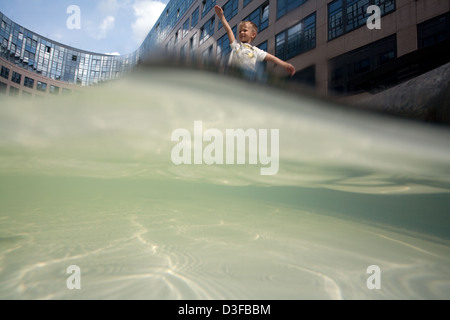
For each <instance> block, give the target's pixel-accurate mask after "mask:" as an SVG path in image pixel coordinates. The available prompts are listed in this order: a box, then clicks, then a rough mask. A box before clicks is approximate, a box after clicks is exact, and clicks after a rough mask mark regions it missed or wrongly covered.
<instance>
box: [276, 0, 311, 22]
mask: <svg viewBox="0 0 450 320" xmlns="http://www.w3.org/2000/svg"><path fill="white" fill-rule="evenodd" d="M307 1H308V0H278V1H277V19H279V18H281V17H282V16H284V15H285V14H287V13H288V12H290V11H292V10H293V9H295V8H297V7H299V6H301V5H302V4H304V3H305V2H307Z"/></svg>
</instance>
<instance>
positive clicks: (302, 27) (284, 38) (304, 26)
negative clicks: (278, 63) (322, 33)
mask: <svg viewBox="0 0 450 320" xmlns="http://www.w3.org/2000/svg"><path fill="white" fill-rule="evenodd" d="M315 47H316V14H315V13H313V14H312V15H310V16H308V17H306V18H305V19H303V20H302V21H300V23H298V24H296V25H294V26H293V27H291V28H289V29H286V30H285V31H283V32H281V33H279V34H277V35H276V37H275V55H276V56H277V57H278V58H280V59H282V60H288V59H291V58H292V57H294V56H296V55H299V54H301V53H303V52H306V51H308V50H311V49H313V48H315Z"/></svg>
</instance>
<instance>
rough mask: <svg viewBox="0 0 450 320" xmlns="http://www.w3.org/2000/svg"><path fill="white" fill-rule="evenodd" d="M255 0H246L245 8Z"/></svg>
mask: <svg viewBox="0 0 450 320" xmlns="http://www.w3.org/2000/svg"><path fill="white" fill-rule="evenodd" d="M252 1H253V0H244V8H245V7H246V6H247V5H248V4H249V3H250V2H252Z"/></svg>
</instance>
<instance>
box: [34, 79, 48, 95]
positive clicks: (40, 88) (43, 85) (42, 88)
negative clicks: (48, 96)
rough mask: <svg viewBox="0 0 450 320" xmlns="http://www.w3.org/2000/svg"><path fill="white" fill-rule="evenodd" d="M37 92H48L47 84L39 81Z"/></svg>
mask: <svg viewBox="0 0 450 320" xmlns="http://www.w3.org/2000/svg"><path fill="white" fill-rule="evenodd" d="M36 90H38V91H42V92H47V84H46V83H45V82H41V81H38V82H37V86H36Z"/></svg>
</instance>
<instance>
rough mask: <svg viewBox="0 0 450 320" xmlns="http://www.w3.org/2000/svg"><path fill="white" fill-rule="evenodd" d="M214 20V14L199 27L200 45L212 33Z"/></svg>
mask: <svg viewBox="0 0 450 320" xmlns="http://www.w3.org/2000/svg"><path fill="white" fill-rule="evenodd" d="M214 21H215V16H212V17H211V19H209V20H208V21H207V22H206V23H205V24H204V25H203V27H201V28H200V41H199V45H202V44H203V42H205V41H206V40H208V39H209V37H211V36H212V35H213V34H214Z"/></svg>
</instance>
